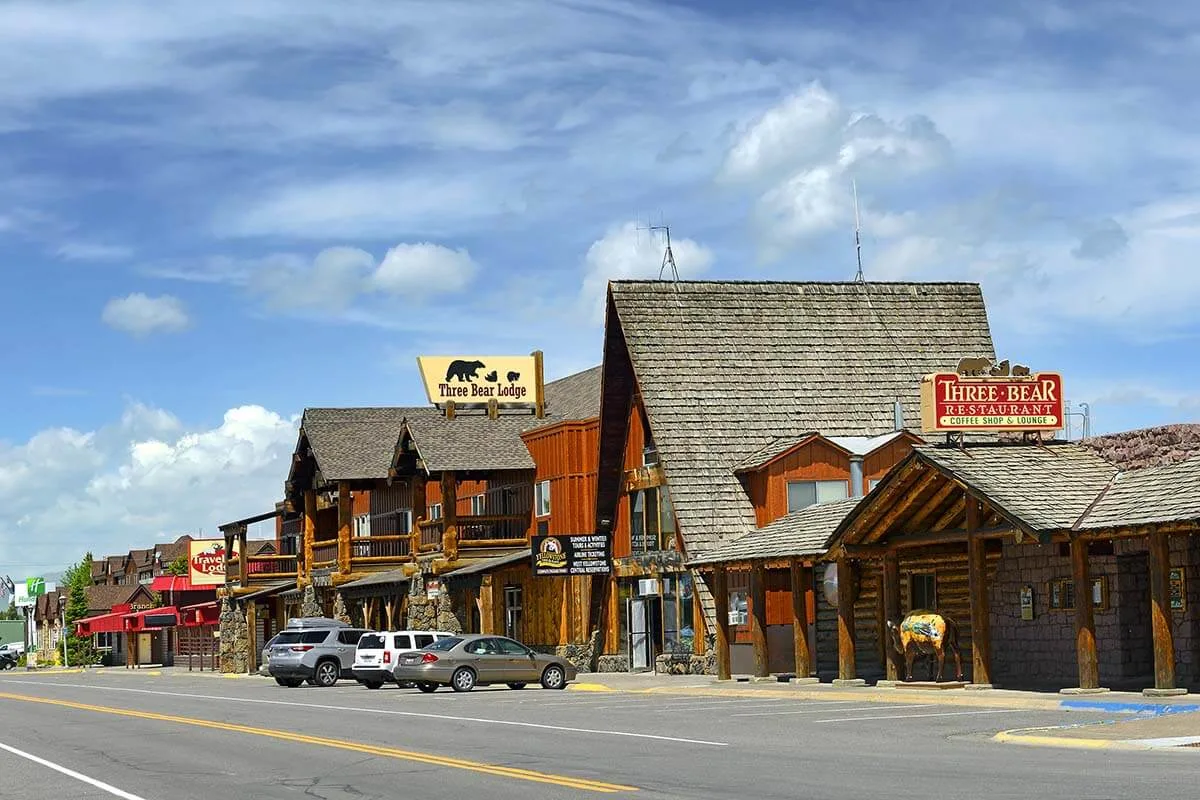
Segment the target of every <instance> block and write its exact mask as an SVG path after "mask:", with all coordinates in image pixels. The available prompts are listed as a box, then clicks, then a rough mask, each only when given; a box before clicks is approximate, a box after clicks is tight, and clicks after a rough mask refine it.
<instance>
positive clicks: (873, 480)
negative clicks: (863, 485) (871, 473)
mask: <svg viewBox="0 0 1200 800" xmlns="http://www.w3.org/2000/svg"><path fill="white" fill-rule="evenodd" d="M881 480H883V479H882V478H871V479H870V480H868V481H867V491H868V492H873V491H875V487H876V486H878V485H879V482H880V481H881Z"/></svg>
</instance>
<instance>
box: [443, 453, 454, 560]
mask: <svg viewBox="0 0 1200 800" xmlns="http://www.w3.org/2000/svg"><path fill="white" fill-rule="evenodd" d="M441 482H442V553H443V554H444V555H445V557H446V560H447V561H456V560H458V476H457V475H456V474H455V473H454V471H453V470H447V471H445V472H443V473H442V475H441Z"/></svg>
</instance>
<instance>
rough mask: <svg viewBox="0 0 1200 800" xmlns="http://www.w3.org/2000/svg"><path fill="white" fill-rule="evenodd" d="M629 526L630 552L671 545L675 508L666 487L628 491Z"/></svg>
mask: <svg viewBox="0 0 1200 800" xmlns="http://www.w3.org/2000/svg"><path fill="white" fill-rule="evenodd" d="M629 526H630V534H631V541H632V545H633V552H635V553H649V552H654V551H659V550H674V549H675V511H674V509H673V508H672V507H671V495H670V492H669V490H668V489H667V487H665V486H660V487H657V488H653V489H641V490H639V491H636V492H631V493H630V495H629Z"/></svg>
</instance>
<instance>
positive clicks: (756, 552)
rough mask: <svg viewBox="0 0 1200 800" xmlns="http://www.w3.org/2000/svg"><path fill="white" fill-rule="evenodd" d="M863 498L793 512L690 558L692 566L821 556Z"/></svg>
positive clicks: (813, 506)
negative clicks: (835, 532)
mask: <svg viewBox="0 0 1200 800" xmlns="http://www.w3.org/2000/svg"><path fill="white" fill-rule="evenodd" d="M861 501H862V498H861V497H850V498H847V499H845V500H838V501H835V502H832V503H818V504H816V505H811V506H808V507H807V508H802V509H800V510H799V511H793V512H792V513H791V514H788V515H787V516H784V517H780V518H779V519H777V520H775V521H774V522H772V523H771V524H770V525H765V526H763V527H762V528H759V529H758V530H755V531H751V532H750V533H748V534H746V535H745V536H742V537H740V538H738V539H733V540H732V541H727V542H724V543H722V544H721V545H719V546H717V547H714V548H713V549H712V550H708V551H706V552H705V553H704V555H702V556H699V557H697V558H694V559H691V560H690V561H689V562H688V564H689V566H698V565H701V564H712V563H716V562H727V563H728V562H738V561H743V562H744V561H760V560H770V559H778V558H791V557H793V556H821V555H824V554H825V550H826V547H825V543H826V541H828V539H829V537H830V536H832V535H833V532H834V531H835V530H837V527H838V525H840V524H841V523H842V520H844V519H845V518H846V515H847V514H849V513H850V511H851V510H853V509H854V507H855V506H856V505H858V504H859V502H861Z"/></svg>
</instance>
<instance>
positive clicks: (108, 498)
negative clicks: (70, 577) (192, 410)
mask: <svg viewBox="0 0 1200 800" xmlns="http://www.w3.org/2000/svg"><path fill="white" fill-rule="evenodd" d="M298 424H299V420H298V418H297V417H284V416H281V415H280V414H278V413H275V412H272V411H269V410H267V409H265V408H262V407H260V406H242V407H239V408H233V409H230V410H229V411H227V412H226V413H225V414H224V417H223V419H222V420H221V422H220V424H218V425H217V426H215V427H212V428H199V429H195V428H187V427H185V426H184V425H183V424H182V423H181V422H180V421H179V420H178V419H177V418H176V417H175V416H174V415H172V414H170V413H168V412H166V411H163V410H162V409H156V408H152V407H148V406H144V405H141V404H133V405H131V406H130V407H129V408H128V409H127V410H126V411H125V413H124V414H123V416H122V418H121V420H120V421H118V422H114V423H112V424H110V425H106V426H104V427H101V428H99V429H97V430H96V431H91V432H82V431H78V430H72V429H68V428H58V429H50V430H46V431H42V432H41V433H38V434H36V435H35V436H33V437H32V438H31V439H30V440H29V441H27V442H25V443H23V444H19V445H16V446H11V447H4V446H0V572H5V571H6V570H9V569H10V568H9V567H8V566H7V565H10V564H18V563H19V564H36V565H39V566H41V565H44V566H46V567H50V568H53V567H61V566H64V565H66V564H67V563H69V562H72V561H74V560H76V559H78V558H79V557H80V556H81V555H83V553H84V552H85V551H86V550H91V551H92V552H93V554H95V555H98V556H99V555H105V554H108V553H123V552H125V551H127V550H129V549H130V548H132V547H139V546H141V547H144V546H147V545H149V544H153V542H154V540H155V539H156V538H173V537H174V536H177V535H178V534H180V533H183V532H192V533H193V535H194V534H195V532H196V531H198V530H200V529H203V530H204V531H205V533H206V534H207V535H215V534H216V532H217V526H218V525H219V524H221V523H224V522H228V521H229V520H232V519H238V518H239V517H244V516H249V515H251V514H254V513H258V512H260V511H264V510H268V509H270V508H271V506H272V504H273V503H274V502H275V501H276V500H278V499H279V497H280V494H281V492H282V488H283V481H284V479H285V478H286V476H287V465H288V458H289V455H290V453H291V450H292V447H293V446H294V444H295V440H296V435H297V429H298ZM12 569H16V568H15V567H14V568H12ZM24 570H25V567H23V566H22V567H20V568H19V569H17V571H19V572H24ZM14 574H15V573H14Z"/></svg>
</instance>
